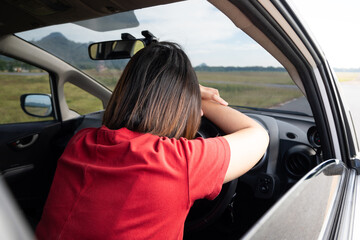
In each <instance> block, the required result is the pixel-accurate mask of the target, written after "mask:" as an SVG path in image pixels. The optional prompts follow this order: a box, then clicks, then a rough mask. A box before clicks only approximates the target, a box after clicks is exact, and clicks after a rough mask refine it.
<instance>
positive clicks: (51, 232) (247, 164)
mask: <svg viewBox="0 0 360 240" xmlns="http://www.w3.org/2000/svg"><path fill="white" fill-rule="evenodd" d="M226 105H227V103H226V102H225V101H224V100H223V99H221V98H220V96H219V93H218V92H217V90H215V89H212V88H206V87H203V86H200V85H199V84H198V81H197V78H196V75H195V72H194V70H193V68H192V67H191V64H190V61H189V59H188V58H187V56H186V55H185V53H184V52H183V51H182V50H181V49H180V47H179V46H178V45H176V44H173V43H167V42H162V43H153V44H151V45H150V46H148V47H146V48H144V49H142V50H141V51H139V52H138V53H137V54H136V55H135V56H134V57H133V58H132V59H131V60H130V62H129V64H128V65H127V67H126V68H125V70H124V72H123V74H122V76H121V78H120V80H119V82H118V84H117V86H116V88H115V90H114V92H113V95H112V97H111V99H110V101H109V104H108V106H107V108H106V111H105V113H104V118H103V126H102V127H101V128H98V129H96V128H89V129H84V130H82V131H80V132H78V133H77V134H76V135H75V136H74V137H73V138H72V139H71V141H70V142H69V144H68V146H67V148H66V150H65V151H64V153H63V155H62V156H61V158H60V159H59V161H58V166H57V170H56V174H55V177H54V181H53V184H52V187H51V190H50V194H49V196H48V199H47V202H46V205H45V208H44V212H43V216H42V219H41V221H40V223H39V225H38V227H37V231H36V234H37V237H38V238H39V239H182V237H183V229H184V222H185V219H186V216H187V213H188V212H189V209H190V207H191V206H192V204H193V203H194V201H195V200H197V199H200V198H208V199H214V198H215V197H216V196H217V195H218V194H219V192H220V190H221V186H222V184H223V183H225V182H228V181H231V180H233V179H235V178H238V177H239V176H240V175H242V174H244V173H245V172H246V171H248V170H249V169H251V168H252V167H253V166H254V165H255V164H256V162H257V161H258V160H259V159H260V158H261V156H262V155H263V154H264V152H265V150H266V147H267V145H268V135H267V132H266V131H265V130H264V129H263V128H262V127H261V126H260V125H259V124H257V123H256V122H255V121H253V120H252V119H250V118H248V117H247V116H245V115H244V114H242V113H240V112H238V111H236V110H234V109H232V108H229V107H227V106H226ZM201 114H203V115H205V116H206V117H207V118H208V119H210V120H211V121H212V122H213V123H214V124H216V125H217V126H218V127H220V128H221V129H222V130H223V131H224V132H225V133H226V135H225V136H223V137H216V138H208V139H202V138H197V139H193V138H194V136H195V134H196V131H197V129H198V127H199V125H200V119H201Z"/></svg>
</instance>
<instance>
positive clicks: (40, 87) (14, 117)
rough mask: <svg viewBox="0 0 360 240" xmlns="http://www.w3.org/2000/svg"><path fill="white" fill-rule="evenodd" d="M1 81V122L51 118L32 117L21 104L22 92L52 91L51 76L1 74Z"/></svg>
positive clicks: (47, 92)
mask: <svg viewBox="0 0 360 240" xmlns="http://www.w3.org/2000/svg"><path fill="white" fill-rule="evenodd" d="M0 82H1V88H0V116H1V119H0V123H14V122H31V121H39V120H47V119H49V118H41V119H40V118H35V117H31V116H29V115H27V114H25V113H24V112H23V110H22V109H21V105H20V96H21V95H22V94H26V93H46V94H49V93H50V84H49V77H48V76H47V75H41V76H17V75H0ZM29 83H30V84H29ZM50 119H51V118H50Z"/></svg>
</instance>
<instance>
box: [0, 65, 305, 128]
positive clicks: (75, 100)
mask: <svg viewBox="0 0 360 240" xmlns="http://www.w3.org/2000/svg"><path fill="white" fill-rule="evenodd" d="M86 72H87V74H89V75H92V76H94V77H95V78H96V79H97V80H99V81H101V82H102V83H103V84H104V85H105V86H107V87H109V88H110V89H113V88H114V86H115V84H116V82H117V81H118V78H119V76H120V73H121V72H120V71H118V70H112V71H105V72H101V73H98V72H96V71H95V70H88V71H86ZM197 76H198V79H199V82H200V83H201V84H202V85H205V86H209V87H214V88H217V89H219V91H220V94H221V96H222V97H223V98H224V99H225V100H227V101H228V102H229V104H231V105H241V106H252V107H265V108H267V107H273V106H276V105H278V104H280V103H283V102H286V101H289V100H291V99H294V98H298V97H300V96H302V94H301V92H300V91H299V90H298V89H297V88H283V87H281V85H292V84H293V83H292V81H291V79H290V78H289V76H288V74H287V73H285V72H197ZM0 82H1V88H0V89H1V90H0V114H1V116H2V118H1V120H0V123H12V122H26V121H39V120H46V119H39V118H35V117H31V116H28V115H26V114H25V113H24V112H23V111H22V109H21V107H20V96H21V95H22V94H26V93H47V94H50V88H49V81H48V76H47V75H40V76H37V75H35V76H19V75H7V74H6V73H3V74H0ZM29 83H31V84H29ZM274 84H276V85H274ZM65 96H66V99H67V103H68V105H69V107H70V109H74V110H76V111H77V112H79V113H80V114H84V113H89V112H93V111H97V110H100V109H101V108H102V103H101V101H99V100H98V99H96V98H94V97H93V96H91V95H90V94H88V93H86V92H84V91H82V90H81V89H79V88H77V87H75V86H72V85H71V84H66V85H65Z"/></svg>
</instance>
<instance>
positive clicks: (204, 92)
mask: <svg viewBox="0 0 360 240" xmlns="http://www.w3.org/2000/svg"><path fill="white" fill-rule="evenodd" d="M199 87H200V93H201V100H212V101H215V102H217V103H219V104H221V105H224V106H227V105H228V103H227V102H226V101H225V100H224V99H222V98H221V97H220V94H219V91H218V90H217V89H215V88H210V87H204V86H201V85H200V84H199Z"/></svg>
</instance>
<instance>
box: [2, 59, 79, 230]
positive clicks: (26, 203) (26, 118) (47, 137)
mask: <svg viewBox="0 0 360 240" xmlns="http://www.w3.org/2000/svg"><path fill="white" fill-rule="evenodd" d="M0 64H1V66H0V68H1V69H0V84H1V86H2V87H1V94H0V98H1V100H0V112H1V116H0V133H1V134H0V156H1V161H0V173H1V176H2V177H3V178H4V180H5V181H6V183H7V185H8V187H9V189H10V190H11V192H12V194H13V196H14V197H15V199H16V200H17V202H18V204H19V205H20V206H21V209H23V211H24V213H25V215H26V216H27V217H29V219H28V220H29V222H30V223H32V224H33V225H34V226H35V225H36V223H37V221H38V219H39V218H40V216H41V211H42V207H43V204H44V202H45V200H46V197H47V194H48V191H49V188H50V185H51V182H52V177H53V174H54V171H55V168H56V162H57V159H58V158H59V156H60V154H61V153H62V151H63V150H64V147H65V145H66V143H67V141H68V140H69V138H70V137H71V136H72V134H73V132H74V128H72V127H71V126H72V125H73V124H74V122H75V121H76V120H73V121H68V122H66V123H62V122H61V121H60V119H59V114H58V112H57V107H56V106H57V104H58V103H57V99H56V98H55V97H54V96H56V93H55V94H54V90H53V89H51V86H52V83H51V80H52V78H51V74H49V73H48V72H46V71H44V70H42V69H40V68H38V67H35V66H33V65H30V64H27V63H25V62H23V61H19V60H17V59H14V58H9V57H5V56H0ZM29 93H36V94H42V96H47V97H48V98H49V99H51V105H52V113H51V114H49V116H47V117H37V116H35V115H33V116H31V115H29V114H26V113H25V112H24V111H23V109H22V108H21V103H20V98H21V96H22V95H24V94H29ZM30 216H31V217H30Z"/></svg>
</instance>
